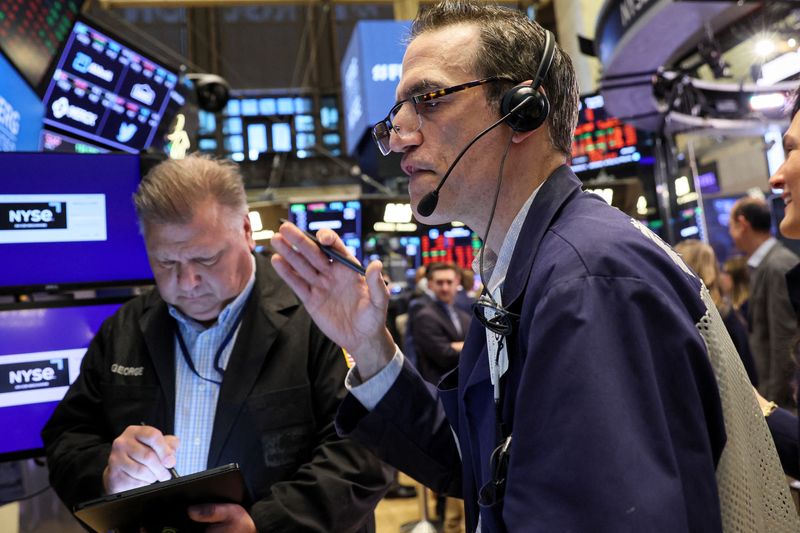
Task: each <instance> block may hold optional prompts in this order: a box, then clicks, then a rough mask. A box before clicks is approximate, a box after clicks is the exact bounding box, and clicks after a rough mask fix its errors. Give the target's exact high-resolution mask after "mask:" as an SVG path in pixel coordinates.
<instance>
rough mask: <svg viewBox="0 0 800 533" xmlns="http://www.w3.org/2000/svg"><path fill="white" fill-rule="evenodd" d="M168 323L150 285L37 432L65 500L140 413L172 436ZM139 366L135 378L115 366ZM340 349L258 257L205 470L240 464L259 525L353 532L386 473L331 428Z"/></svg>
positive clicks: (106, 331) (82, 486)
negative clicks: (123, 374) (112, 370)
mask: <svg viewBox="0 0 800 533" xmlns="http://www.w3.org/2000/svg"><path fill="white" fill-rule="evenodd" d="M175 328H176V324H175V321H174V319H173V318H172V317H171V316H170V315H169V313H168V310H167V306H166V304H165V302H164V301H163V300H162V299H161V297H160V296H159V295H158V292H157V291H156V290H153V291H151V292H150V293H149V294H146V295H143V296H140V297H138V298H136V299H134V300H132V301H130V302H128V303H127V304H125V305H124V306H123V307H122V308H121V309H120V310H119V311H118V312H117V313H116V314H114V316H112V317H110V318H109V319H108V320H106V321H105V322H104V324H103V326H102V327H101V329H100V331H99V333H98V334H97V335H96V337H95V338H94V340H93V341H92V343H91V345H90V347H89V350H88V351H87V353H86V356H85V357H84V359H83V363H82V366H81V373H80V376H79V377H78V379H77V380H76V381H75V383H74V384H73V385H72V386H71V387H70V389H69V391H68V392H67V394H66V396H65V397H64V400H63V401H62V402H61V403H60V404H59V406H58V407H57V408H56V410H55V412H54V413H53V416H52V418H51V419H50V421H49V422H48V423H47V425H46V426H45V428H44V430H43V431H42V439H43V440H44V443H45V451H46V454H47V459H48V463H49V468H50V482H51V484H52V486H53V487H54V488H55V490H56V492H57V493H58V495H59V497H60V498H61V499H62V500H63V501H64V502H65V503H66V504H67V505H69V506H73V505H75V504H76V503H78V502H81V501H85V500H89V499H92V498H96V497H99V496H101V495H102V493H103V486H102V473H103V469H104V468H105V466H106V463H107V459H108V455H109V451H110V448H111V442H112V441H113V439H114V438H116V437H117V436H118V435H119V434H120V433H122V431H123V430H124V429H125V428H126V427H127V426H128V425H135V424H139V423H140V422H141V421H143V420H145V421H147V423H148V424H149V425H152V426H155V427H158V428H160V429H161V430H162V431H163V432H164V433H165V434H171V433H172V432H173V428H174V418H175V356H174V349H173V347H174V331H175ZM115 363H116V364H117V365H122V366H125V367H143V371H142V372H141V374H140V375H129V376H122V375H120V374H118V373H112V372H111V366H112V365H113V364H115ZM346 371H347V367H346V363H345V359H344V356H343V354H342V350H341V349H340V348H338V347H337V346H336V345H334V344H333V342H331V341H330V340H329V339H328V338H327V337H325V336H324V335H323V334H322V333H321V332H320V331H319V330H318V329H317V327H316V326H315V325H314V324H313V322H312V321H311V318H310V317H309V315H308V314H307V313H306V311H305V309H304V308H303V307H302V306H301V305H300V303H299V301H298V300H297V298H296V296H295V295H294V294H293V293H292V291H291V290H290V289H289V288H288V287H287V286H286V285H285V284H284V283H283V282H282V281H281V280H280V279H279V278H278V276H277V274H276V273H275V271H274V270H273V268H272V265H270V264H269V262H268V261H266V260H264V259H263V258H260V257H259V258H257V267H256V283H255V286H254V287H253V292H252V294H251V296H250V298H249V300H248V302H247V304H246V308H245V314H244V318H243V322H242V326H241V329H240V331H239V334H238V336H237V339H236V343H235V345H234V348H233V352H232V354H231V357H230V361H229V363H228V366H227V369H226V372H225V378H224V380H223V383H222V389H221V391H220V395H219V400H218V403H217V411H216V416H215V419H214V430H213V435H212V438H211V446H210V449H209V457H208V467H209V468H211V467H214V466H218V465H222V464H226V463H231V462H236V463H239V465H240V467H241V469H242V473H243V474H244V477H245V481H246V483H247V486H248V489H249V492H250V497H251V499H252V500H253V501H255V503H254V504H253V505H252V506H251V507H250V509H249V512H250V514H251V516H252V517H253V519H254V521H255V523H256V526H257V528H258V530H259V531H269V532H270V533H272V532H280V531H318V532H323V531H324V532H333V531H336V532H345V531H357V530H359V528H362V527H363V526H364V525H365V524H367V522H370V521H371V517H372V515H371V513H372V510H373V509H374V507H375V506H376V505H377V503H378V501H379V500H380V499H381V497H382V496H383V494H384V492H385V489H386V487H387V484H388V482H389V480H390V477H391V476H390V475H389V472H388V471H387V470H386V468H385V467H384V466H383V465H382V464H381V463H380V462H379V461H378V460H377V459H376V458H375V457H374V456H373V455H372V454H371V453H370V452H368V451H367V450H366V449H364V448H363V447H361V446H360V445H358V444H356V443H354V442H351V441H350V440H348V439H345V438H341V437H339V436H337V435H336V432H335V430H334V427H333V417H334V414H335V412H336V409H337V408H338V406H339V403H340V401H341V399H342V398H343V397H344V395H345V388H344V385H343V383H344V376H345V373H346Z"/></svg>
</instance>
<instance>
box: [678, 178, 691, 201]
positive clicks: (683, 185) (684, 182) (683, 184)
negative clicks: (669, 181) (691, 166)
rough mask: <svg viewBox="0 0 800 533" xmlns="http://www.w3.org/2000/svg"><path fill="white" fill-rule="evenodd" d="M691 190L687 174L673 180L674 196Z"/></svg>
mask: <svg viewBox="0 0 800 533" xmlns="http://www.w3.org/2000/svg"><path fill="white" fill-rule="evenodd" d="M691 190H692V189H691V188H690V187H689V177H688V176H681V177H680V178H678V179H676V180H675V196H684V195H686V194H689V193H690V192H691Z"/></svg>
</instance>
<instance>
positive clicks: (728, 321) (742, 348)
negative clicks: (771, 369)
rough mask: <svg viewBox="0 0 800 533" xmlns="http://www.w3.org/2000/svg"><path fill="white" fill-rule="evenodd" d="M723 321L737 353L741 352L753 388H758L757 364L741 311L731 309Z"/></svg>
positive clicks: (740, 355)
mask: <svg viewBox="0 0 800 533" xmlns="http://www.w3.org/2000/svg"><path fill="white" fill-rule="evenodd" d="M722 320H723V322H724V323H725V329H727V330H728V334H729V335H730V336H731V340H732V341H733V345H734V346H735V347H736V351H737V352H739V357H740V358H741V359H742V364H743V365H744V369H745V370H746V371H747V377H748V378H750V384H751V385H753V387H758V374H757V373H756V364H755V361H754V360H753V352H751V351H750V343H749V342H748V340H747V322H746V321H745V319H744V318H743V317H742V315H740V314H739V311H736V310H735V309H731V310H730V311H729V312H728V314H726V315H725V316H724V317H723V318H722Z"/></svg>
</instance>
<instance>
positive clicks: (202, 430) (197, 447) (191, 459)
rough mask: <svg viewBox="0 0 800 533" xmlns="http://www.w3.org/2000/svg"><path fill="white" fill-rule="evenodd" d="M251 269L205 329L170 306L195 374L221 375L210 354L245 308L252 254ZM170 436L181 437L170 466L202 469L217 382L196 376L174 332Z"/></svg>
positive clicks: (229, 347) (184, 471)
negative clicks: (241, 286)
mask: <svg viewBox="0 0 800 533" xmlns="http://www.w3.org/2000/svg"><path fill="white" fill-rule="evenodd" d="M252 264H253V272H252V274H251V275H250V280H249V281H248V282H247V285H245V288H244V290H243V291H242V292H241V293H240V294H239V296H237V297H236V298H235V299H234V300H233V301H232V302H231V303H229V304H228V305H226V306H225V308H224V309H223V310H222V311H221V312H220V314H219V316H218V317H217V321H216V323H214V325H213V326H211V327H210V328H205V327H203V326H202V325H201V324H199V323H198V322H197V321H195V320H194V319H192V318H190V317H188V316H186V315H185V314H183V313H182V312H181V311H179V310H178V309H177V308H176V307H173V306H171V305H170V306H168V307H169V314H170V315H172V317H173V318H174V319H175V320H176V321H177V323H178V328H179V329H180V333H181V335H182V336H183V340H184V342H185V343H186V347H187V348H188V350H189V356H190V357H191V360H192V363H193V364H194V367H195V369H196V370H197V372H198V373H199V374H200V375H201V376H203V377H205V378H208V379H212V380H216V381H222V376H220V375H219V372H217V370H216V369H215V368H214V356H215V355H216V354H217V350H219V347H220V346H221V345H222V343H223V341H224V340H225V337H226V336H227V335H228V332H229V330H230V328H231V327H233V325H234V323H235V322H236V319H237V318H238V316H239V313H240V312H241V311H242V310H243V309H244V306H245V304H246V303H247V298H248V297H249V296H250V293H251V292H252V290H253V285H255V281H256V269H255V258H254V257H253V258H252ZM240 328H241V322H239V324H237V325H236V331H235V332H234V333H233V335H232V336H231V338H230V341H228V343H227V344H226V345H225V349H224V350H223V351H222V355H221V356H220V361H219V363H220V367H221V368H223V369H225V368H227V366H228V360H229V359H230V356H231V352H232V351H233V346H234V344H236V337H238V336H239V329H240ZM174 344H175V435H176V436H177V437H178V438H179V439H180V447H179V448H178V453H177V464H176V465H175V470H177V471H178V473H180V475H182V476H183V475H188V474H193V473H195V472H200V471H202V470H205V469H206V468H207V465H208V450H209V447H210V446H211V433H212V431H213V429H214V416H215V413H216V410H217V400H218V399H219V389H220V385H218V384H216V383H212V382H210V381H206V380H204V379H201V378H200V377H198V376H196V375H195V374H194V372H192V370H191V369H190V368H189V365H188V364H187V363H186V360H185V359H184V357H183V355H182V352H181V346H180V343H179V342H178V336H177V335H175V342H174Z"/></svg>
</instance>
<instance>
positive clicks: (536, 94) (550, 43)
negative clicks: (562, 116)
mask: <svg viewBox="0 0 800 533" xmlns="http://www.w3.org/2000/svg"><path fill="white" fill-rule="evenodd" d="M544 32H545V38H544V51H543V52H542V59H541V60H540V61H539V67H538V68H537V69H536V75H535V76H534V77H533V82H532V83H531V84H530V85H527V84H526V85H517V86H516V87H513V88H511V89H509V90H508V92H506V94H504V95H503V99H502V100H501V102H500V115H503V116H504V115H509V114H510V115H509V117H508V118H507V119H506V124H508V125H509V126H510V127H511V129H512V130H514V131H533V130H535V129H536V128H538V127H539V126H541V125H542V124H543V123H544V121H545V120H547V115H548V113H550V102H548V100H547V97H546V96H545V95H544V94H543V93H541V92H540V91H539V88H540V87H541V86H542V82H543V81H544V77H545V76H547V72H548V71H549V70H550V67H551V66H552V64H553V56H554V55H555V51H556V44H555V38H554V37H553V34H552V33H551V32H550V30H544ZM523 103H524V105H522V106H521V107H520V104H523Z"/></svg>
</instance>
